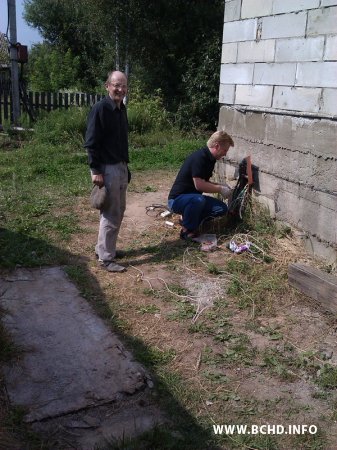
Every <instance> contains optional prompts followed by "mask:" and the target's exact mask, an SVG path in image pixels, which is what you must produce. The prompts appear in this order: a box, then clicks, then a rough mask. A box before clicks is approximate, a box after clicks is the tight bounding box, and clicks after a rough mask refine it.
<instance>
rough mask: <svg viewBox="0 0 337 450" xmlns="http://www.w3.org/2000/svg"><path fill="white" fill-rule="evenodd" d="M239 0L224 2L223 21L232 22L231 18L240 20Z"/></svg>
mask: <svg viewBox="0 0 337 450" xmlns="http://www.w3.org/2000/svg"><path fill="white" fill-rule="evenodd" d="M240 12H241V0H232V1H230V2H227V3H225V16H224V22H232V21H233V20H240Z"/></svg>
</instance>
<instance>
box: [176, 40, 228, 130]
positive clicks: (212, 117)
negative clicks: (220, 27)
mask: <svg viewBox="0 0 337 450" xmlns="http://www.w3.org/2000/svg"><path fill="white" fill-rule="evenodd" d="M220 60H221V33H219V32H217V33H213V34H212V35H210V37H209V38H208V40H207V41H205V43H204V44H203V45H202V46H201V47H200V48H199V51H198V52H197V53H194V54H192V56H191V57H189V58H186V64H185V65H186V67H187V69H186V73H185V74H184V75H183V78H182V85H183V88H184V97H183V98H182V100H181V103H180V105H179V108H178V111H177V114H176V120H177V122H178V123H179V125H180V126H181V127H182V128H189V129H190V128H193V127H198V126H199V127H200V125H201V124H205V125H207V126H208V127H209V128H211V129H216V124H217V122H218V114H219V104H218V93H219V83H220V71H219V67H220Z"/></svg>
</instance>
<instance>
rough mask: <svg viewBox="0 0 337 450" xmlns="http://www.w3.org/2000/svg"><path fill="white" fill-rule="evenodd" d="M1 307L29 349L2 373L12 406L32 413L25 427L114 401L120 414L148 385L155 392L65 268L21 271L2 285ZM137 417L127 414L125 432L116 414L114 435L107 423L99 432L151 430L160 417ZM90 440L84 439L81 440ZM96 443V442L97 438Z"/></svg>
mask: <svg viewBox="0 0 337 450" xmlns="http://www.w3.org/2000/svg"><path fill="white" fill-rule="evenodd" d="M0 307H1V308H2V309H3V310H4V315H3V316H2V318H1V320H2V322H3V324H4V326H5V328H6V329H7V330H8V332H9V333H10V335H11V336H12V338H13V341H14V343H15V344H16V345H17V346H18V347H19V348H22V350H23V352H22V356H21V357H20V358H18V359H17V360H16V361H14V362H12V363H11V365H7V366H5V367H4V370H3V373H4V377H5V384H6V388H7V392H8V396H9V400H10V402H11V403H12V404H13V405H18V406H22V407H24V408H25V409H26V411H27V413H26V415H25V420H26V421H27V422H36V421H41V420H44V421H45V420H46V419H50V418H55V417H59V416H64V415H71V414H74V413H76V412H77V411H82V410H84V409H85V410H86V411H88V408H97V407H99V406H101V405H107V404H112V403H113V404H114V408H113V409H114V410H116V409H118V408H116V404H118V403H121V404H123V402H125V399H126V398H128V401H130V399H131V398H132V396H135V398H136V396H137V395H138V393H141V394H142V396H143V397H144V393H145V391H146V390H147V389H148V386H150V387H151V386H153V383H152V381H151V379H150V376H149V374H148V373H146V371H145V370H144V368H143V367H142V366H141V365H140V364H139V363H137V362H136V361H134V359H133V357H132V355H131V353H130V352H128V351H127V350H126V349H125V347H124V346H123V344H122V342H121V341H120V339H118V338H117V337H116V336H115V335H114V334H113V333H112V332H111V330H110V329H109V328H108V327H107V326H106V324H105V323H104V322H103V320H101V319H100V318H99V317H97V316H96V315H95V313H94V311H93V310H92V308H91V307H90V305H89V304H88V303H87V301H86V300H85V299H83V298H82V297H81V296H80V293H79V291H78V290H77V288H76V287H75V286H74V285H73V283H71V282H70V280H69V279H68V278H67V276H66V274H65V273H64V271H63V270H62V269H61V268H60V267H52V268H42V269H18V270H16V271H15V272H13V274H12V275H11V276H8V277H6V278H5V279H0ZM143 403H144V400H143ZM131 410H134V406H132V408H131ZM109 416H113V412H111V411H110V413H109ZM136 416H137V414H136V413H135V410H134V411H133V413H132V418H131V419H130V416H129V420H128V419H127V417H128V413H127V408H126V409H125V411H124V415H123V417H122V418H121V420H122V423H121V424H120V426H119V427H118V426H116V420H117V421H118V419H116V417H115V416H114V417H113V419H111V418H110V422H111V426H112V429H110V428H109V423H107V422H106V419H104V421H105V422H104V423H105V425H104V424H103V422H102V423H101V422H98V424H96V425H95V427H93V428H100V427H101V431H103V429H104V430H105V431H104V433H103V434H105V435H108V434H110V435H111V434H113V432H112V431H113V429H116V431H117V435H120V434H121V433H124V431H125V426H126V425H125V426H124V425H123V423H124V422H125V423H127V422H129V425H128V427H129V428H130V423H131V424H132V423H133V424H134V426H133V431H135V427H136V428H137V427H138V428H139V429H141V428H142V427H143V428H145V429H148V426H149V424H150V423H151V424H152V425H154V423H155V422H156V416H157V419H158V414H155V413H154V410H153V408H152V410H151V412H150V414H149V415H148V416H147V415H146V412H145V411H144V409H143V411H142V412H141V413H140V417H142V419H141V420H138V421H137V418H136ZM69 420H70V422H69V423H70V425H69V426H71V424H72V423H73V422H74V420H73V418H70V416H69ZM142 424H143V425H142ZM103 425H104V426H103ZM102 426H103V428H102ZM38 428H40V427H38ZM88 428H91V427H88ZM131 428H132V426H131ZM54 430H55V428H54ZM129 431H130V430H129ZM138 431H139V430H138ZM84 434H85V433H83V432H81V433H80V436H81V440H83V435H84ZM132 434H134V433H131V435H132ZM90 440H91V441H93V442H96V439H95V436H94V437H93V436H91V437H90ZM84 441H85V439H84ZM96 443H97V442H96ZM87 444H88V442H87V443H86V444H85V445H87ZM76 448H77V447H76ZM79 448H80V447H79ZM83 448H86V447H83ZM87 448H89V447H88V446H87Z"/></svg>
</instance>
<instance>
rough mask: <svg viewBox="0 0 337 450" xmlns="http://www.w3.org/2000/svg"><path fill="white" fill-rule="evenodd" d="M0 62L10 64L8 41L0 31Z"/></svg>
mask: <svg viewBox="0 0 337 450" xmlns="http://www.w3.org/2000/svg"><path fill="white" fill-rule="evenodd" d="M0 64H8V65H9V64H10V58H9V52H8V42H7V39H6V37H5V35H4V34H3V33H0Z"/></svg>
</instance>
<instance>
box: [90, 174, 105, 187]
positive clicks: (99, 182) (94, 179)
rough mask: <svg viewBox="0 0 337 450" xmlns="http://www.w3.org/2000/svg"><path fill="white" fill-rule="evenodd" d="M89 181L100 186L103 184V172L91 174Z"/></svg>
mask: <svg viewBox="0 0 337 450" xmlns="http://www.w3.org/2000/svg"><path fill="white" fill-rule="evenodd" d="M91 181H92V182H93V184H95V185H96V186H98V187H99V188H101V187H102V186H104V177H103V174H101V173H100V174H99V175H93V174H92V175H91Z"/></svg>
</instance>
